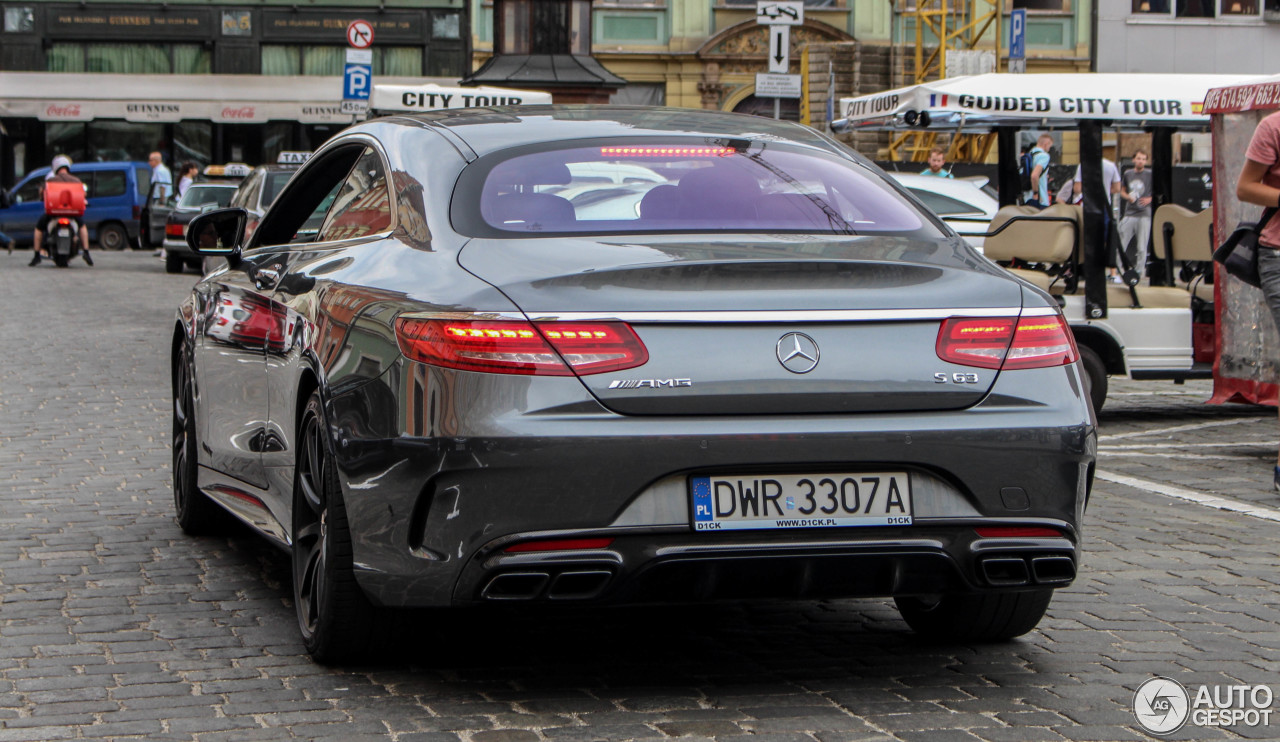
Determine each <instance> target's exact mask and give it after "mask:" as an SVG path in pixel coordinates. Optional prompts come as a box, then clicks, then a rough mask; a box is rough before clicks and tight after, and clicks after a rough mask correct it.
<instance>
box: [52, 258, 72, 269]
mask: <svg viewBox="0 0 1280 742" xmlns="http://www.w3.org/2000/svg"><path fill="white" fill-rule="evenodd" d="M53 264H54V265H56V266H58V267H59V268H66V267H67V266H68V265H69V264H70V259H69V258H68V257H67V256H66V255H54V256H53Z"/></svg>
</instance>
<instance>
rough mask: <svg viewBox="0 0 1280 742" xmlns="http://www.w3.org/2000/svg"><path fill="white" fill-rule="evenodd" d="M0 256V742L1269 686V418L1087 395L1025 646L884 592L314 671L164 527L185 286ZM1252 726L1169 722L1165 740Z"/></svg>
mask: <svg viewBox="0 0 1280 742" xmlns="http://www.w3.org/2000/svg"><path fill="white" fill-rule="evenodd" d="M94 257H95V260H96V262H97V266H96V267H94V268H89V267H87V266H85V265H84V264H83V263H82V262H80V261H77V262H76V263H75V265H74V266H73V267H72V268H70V269H66V270H60V269H55V268H53V267H50V266H49V265H48V263H47V262H46V263H45V264H44V265H42V266H41V267H39V268H27V267H26V264H27V260H28V259H29V258H30V253H29V252H26V251H19V252H16V253H14V254H12V255H5V254H3V253H0V310H2V314H0V316H2V317H3V320H2V321H3V329H0V742H4V741H6V740H56V739H90V738H91V739H131V738H136V739H149V740H154V739H171V740H209V741H213V740H279V739H334V740H343V741H344V742H346V741H350V740H358V739H391V740H396V741H397V742H455V741H473V742H526V741H529V742H533V741H534V740H624V739H628V740H629V739H646V740H656V739H671V738H681V739H683V740H686V741H691V740H701V739H715V740H721V741H727V740H738V739H748V738H749V739H752V740H759V741H760V742H764V741H765V740H770V741H772V740H776V741H778V742H791V741H792V740H795V741H801V740H803V741H806V742H811V741H813V740H820V741H821V742H845V741H852V740H904V741H905V740H922V741H923V740H928V741H929V742H953V741H960V740H992V741H1000V740H1007V741H1009V742H1034V741H1037V740H1134V739H1147V738H1148V737H1147V736H1146V735H1145V734H1144V733H1142V732H1140V731H1139V729H1140V727H1138V725H1137V723H1136V721H1135V717H1134V715H1133V712H1132V700H1133V694H1134V689H1135V688H1136V687H1137V686H1138V685H1139V684H1140V683H1141V682H1142V681H1144V680H1146V679H1147V678H1149V677H1151V676H1153V675H1162V676H1167V677H1170V678H1174V679H1176V680H1179V681H1180V682H1182V683H1183V685H1185V686H1188V687H1192V686H1197V685H1213V684H1224V685H1237V684H1243V685H1255V684H1261V685H1269V686H1272V687H1273V688H1275V689H1280V675H1278V673H1280V593H1278V592H1277V589H1278V585H1280V495H1277V494H1276V493H1275V492H1273V491H1272V490H1271V466H1272V464H1273V462H1274V459H1275V454H1276V445H1277V424H1276V415H1275V412H1274V410H1271V409H1262V408H1253V407H1247V406H1241V405H1229V406H1209V405H1205V404H1203V401H1204V400H1205V399H1206V398H1207V397H1208V396H1209V389H1210V384H1209V383H1208V382H1191V383H1188V384H1186V385H1185V386H1178V385H1174V384H1172V383H1165V382H1142V383H1137V382H1129V381H1125V380H1123V379H1112V395H1111V397H1110V398H1109V401H1108V404H1107V407H1106V408H1105V409H1104V411H1103V412H1102V414H1101V416H1100V430H1099V458H1098V472H1097V483H1096V485H1095V488H1094V491H1093V498H1092V502H1091V503H1090V507H1089V510H1088V513H1087V515H1086V526H1085V537H1086V538H1085V543H1084V549H1085V554H1084V562H1083V564H1082V565H1081V572H1080V577H1079V579H1077V581H1076V583H1075V584H1074V585H1073V586H1072V587H1070V588H1068V589H1066V590H1063V591H1060V592H1059V593H1058V594H1057V596H1056V597H1055V599H1054V602H1053V604H1052V605H1051V606H1050V609H1049V615H1048V617H1047V618H1046V619H1045V620H1044V621H1043V622H1042V623H1041V625H1040V628H1039V630H1037V631H1035V632H1032V633H1031V634H1029V635H1027V636H1026V637H1023V638H1022V639H1019V640H1017V641H1013V642H1010V643H1007V644H1000V645H994V646H949V645H930V644H926V643H922V642H920V641H919V640H917V639H916V638H915V637H914V636H913V635H912V634H911V632H910V631H909V630H908V629H907V627H906V625H905V624H904V623H903V622H902V621H901V620H900V619H899V618H898V614H897V611H896V610H895V609H894V608H893V605H892V602H890V601H883V600H865V601H823V602H802V603H779V604H764V605H749V606H717V607H704V608H661V609H657V608H654V609H643V610H638V609H626V610H622V609H615V610H602V609H595V610H581V609H579V610H574V611H572V612H554V611H548V610H540V611H527V610H526V611H521V612H518V613H517V612H510V613H506V612H504V613H489V614H480V615H470V614H468V615H457V614H440V613H416V612H415V613H412V614H406V615H404V616H403V617H402V619H403V620H402V621H401V622H400V624H401V625H400V627H399V629H398V631H397V632H396V634H395V635H394V636H392V637H390V639H389V644H390V645H391V646H392V647H393V649H392V650H391V651H388V652H387V653H386V654H385V656H380V657H376V658H373V659H372V660H371V662H370V664H368V665H366V666H359V667H349V668H343V669H333V668H326V667H323V666H319V665H316V664H314V663H313V662H312V661H311V660H310V659H309V658H308V656H307V655H306V653H305V652H304V651H303V648H302V644H301V642H300V640H299V638H298V635H297V631H296V629H295V626H294V617H293V607H292V605H291V602H290V600H291V599H290V595H291V593H290V587H289V579H290V577H289V559H288V557H287V555H286V554H285V553H283V552H281V551H278V550H276V549H274V548H273V547H271V546H269V545H267V544H266V543H265V542H263V541H261V540H259V539H258V538H256V537H254V536H252V535H250V534H249V533H248V532H247V531H242V532H239V533H237V534H235V535H233V536H231V537H223V538H203V539H199V538H191V537H187V536H184V535H183V534H182V532H181V531H180V530H179V528H178V526H177V525H176V523H175V522H174V518H173V506H172V496H171V492H170V467H169V464H170V452H169V447H168V437H169V425H170V404H171V402H170V382H169V377H168V373H169V372H168V365H167V364H168V356H167V353H168V345H169V339H170V332H171V327H172V317H173V312H174V309H175V307H176V306H177V304H178V302H179V301H180V299H181V297H182V296H183V295H185V293H186V292H187V291H188V290H189V288H190V286H191V284H192V283H193V282H194V281H195V280H196V276H194V275H193V274H190V273H188V274H184V275H168V274H166V273H165V272H164V267H163V264H162V263H161V262H160V261H159V260H158V259H156V258H154V257H152V256H151V255H150V254H149V253H104V252H95V255H94ZM1240 737H1246V738H1257V739H1274V738H1277V737H1280V718H1277V719H1273V720H1272V726H1270V727H1267V726H1258V727H1248V726H1245V725H1236V726H1233V727H1227V728H1207V727H1196V726H1193V725H1191V724H1188V725H1187V726H1186V727H1184V728H1183V729H1182V730H1181V731H1179V732H1177V733H1175V734H1173V735H1171V736H1170V737H1169V738H1170V739H1234V738H1240Z"/></svg>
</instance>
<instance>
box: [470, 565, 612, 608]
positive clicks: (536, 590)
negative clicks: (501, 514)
mask: <svg viewBox="0 0 1280 742" xmlns="http://www.w3.org/2000/svg"><path fill="white" fill-rule="evenodd" d="M612 579H613V572H611V571H609V570H607V569H571V570H565V571H563V572H557V573H555V574H554V575H553V574H551V573H549V572H540V571H530V572H507V573H504V574H500V575H497V576H496V577H494V578H493V579H491V580H489V584H487V585H485V587H484V590H482V591H481V592H480V596H481V597H482V598H484V599H486V600H538V599H540V598H541V599H546V600H590V599H591V598H594V597H597V596H599V595H600V594H601V593H603V592H604V590H605V588H606V587H608V586H609V581H610V580H612Z"/></svg>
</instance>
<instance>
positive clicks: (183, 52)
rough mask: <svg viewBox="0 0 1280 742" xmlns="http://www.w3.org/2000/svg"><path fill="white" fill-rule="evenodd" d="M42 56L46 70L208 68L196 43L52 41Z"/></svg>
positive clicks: (162, 71) (126, 71)
mask: <svg viewBox="0 0 1280 742" xmlns="http://www.w3.org/2000/svg"><path fill="white" fill-rule="evenodd" d="M45 59H46V62H45V68H46V69H47V70H48V71H49V72H113V73H122V74H138V75H147V74H151V75H155V74H160V75H167V74H182V75H203V74H208V73H209V72H210V70H211V66H210V57H209V52H208V50H206V49H204V48H203V47H202V46H200V45H199V44H74V43H72V44H54V45H53V46H51V47H50V48H49V51H48V53H47V54H46V55H45Z"/></svg>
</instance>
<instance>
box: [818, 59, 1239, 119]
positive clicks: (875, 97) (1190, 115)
mask: <svg viewBox="0 0 1280 742" xmlns="http://www.w3.org/2000/svg"><path fill="white" fill-rule="evenodd" d="M1249 79H1251V76H1249V75H1165V74H1137V73H1080V74H1047V75H1017V74H1008V73H993V74H987V75H972V76H966V77H952V78H948V79H945V80H937V81H934V82H927V83H921V84H919V85H911V86H908V87H905V88H898V89H896V90H888V91H885V92H882V93H875V94H872V95H862V96H858V97H854V98H841V99H840V109H839V115H842V116H843V118H842V119H839V120H837V121H836V122H833V126H834V127H835V128H838V129H842V128H858V127H877V128H944V129H955V128H969V129H989V128H990V127H992V126H996V125H1007V126H1017V125H1026V126H1035V125H1039V126H1046V127H1048V126H1052V125H1054V124H1055V123H1057V124H1059V125H1074V122H1078V121H1080V120H1082V119H1095V120H1102V121H1109V122H1111V124H1112V125H1113V126H1135V127H1146V126H1207V125H1208V123H1209V117H1208V116H1207V115H1205V113H1204V111H1203V103H1204V99H1205V95H1206V94H1207V93H1208V92H1209V90H1210V89H1211V88H1216V87H1222V86H1226V85H1234V84H1237V83H1240V82H1244V81H1247V80H1249ZM922 114H924V116H922Z"/></svg>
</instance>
